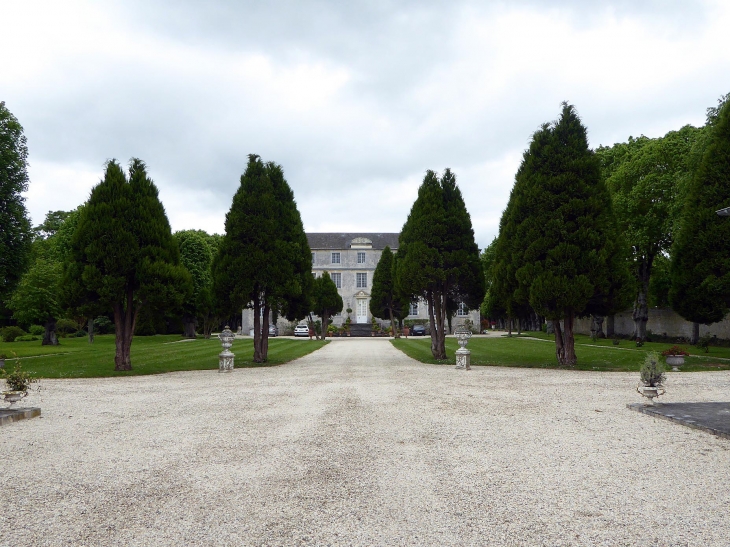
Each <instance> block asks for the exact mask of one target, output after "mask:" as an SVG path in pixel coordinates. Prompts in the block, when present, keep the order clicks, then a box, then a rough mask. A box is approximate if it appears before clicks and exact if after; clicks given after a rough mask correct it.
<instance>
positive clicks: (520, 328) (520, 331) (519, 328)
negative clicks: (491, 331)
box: [517, 317, 522, 336]
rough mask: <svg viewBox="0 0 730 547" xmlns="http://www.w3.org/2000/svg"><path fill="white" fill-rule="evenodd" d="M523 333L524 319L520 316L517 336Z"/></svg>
mask: <svg viewBox="0 0 730 547" xmlns="http://www.w3.org/2000/svg"><path fill="white" fill-rule="evenodd" d="M520 334H522V320H521V319H520V318H519V317H518V318H517V336H519V335H520Z"/></svg>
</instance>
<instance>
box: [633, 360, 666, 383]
mask: <svg viewBox="0 0 730 547" xmlns="http://www.w3.org/2000/svg"><path fill="white" fill-rule="evenodd" d="M664 372H665V369H664V365H662V364H661V363H660V362H659V354H658V353H657V352H656V351H650V352H648V353H647V354H646V357H645V358H644V363H643V364H642V365H641V369H640V370H639V374H640V376H641V383H642V384H644V385H645V386H646V387H657V386H660V385H662V383H663V382H664V380H665V379H666V374H665V373H664Z"/></svg>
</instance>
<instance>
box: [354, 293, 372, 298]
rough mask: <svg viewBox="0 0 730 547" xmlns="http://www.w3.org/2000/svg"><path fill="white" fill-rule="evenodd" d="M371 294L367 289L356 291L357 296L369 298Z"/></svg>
mask: <svg viewBox="0 0 730 547" xmlns="http://www.w3.org/2000/svg"><path fill="white" fill-rule="evenodd" d="M369 297H370V294H369V293H366V292H365V291H358V292H356V293H355V298H369Z"/></svg>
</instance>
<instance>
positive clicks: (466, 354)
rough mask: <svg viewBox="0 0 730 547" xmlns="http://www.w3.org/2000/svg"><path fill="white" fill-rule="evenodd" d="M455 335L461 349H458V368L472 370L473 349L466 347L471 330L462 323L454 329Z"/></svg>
mask: <svg viewBox="0 0 730 547" xmlns="http://www.w3.org/2000/svg"><path fill="white" fill-rule="evenodd" d="M454 335H455V336H456V341H457V342H458V343H459V349H457V350H456V368H457V369H462V370H471V351H469V350H468V349H466V344H467V342H469V339H470V338H471V330H469V329H468V328H466V327H465V326H464V325H461V326H459V327H458V328H457V329H456V330H455V331H454Z"/></svg>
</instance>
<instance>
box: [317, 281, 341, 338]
mask: <svg viewBox="0 0 730 547" xmlns="http://www.w3.org/2000/svg"><path fill="white" fill-rule="evenodd" d="M310 275H311V274H310ZM311 308H312V309H311V311H312V312H314V313H315V314H316V315H319V317H320V319H321V320H322V340H324V339H325V338H326V337H327V327H328V326H329V324H330V317H332V316H333V315H334V314H336V313H340V312H341V311H342V297H341V296H340V293H339V292H337V285H335V282H334V281H332V278H331V277H330V274H329V272H322V275H321V276H320V277H318V278H317V279H315V280H314V283H313V286H312V299H311Z"/></svg>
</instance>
